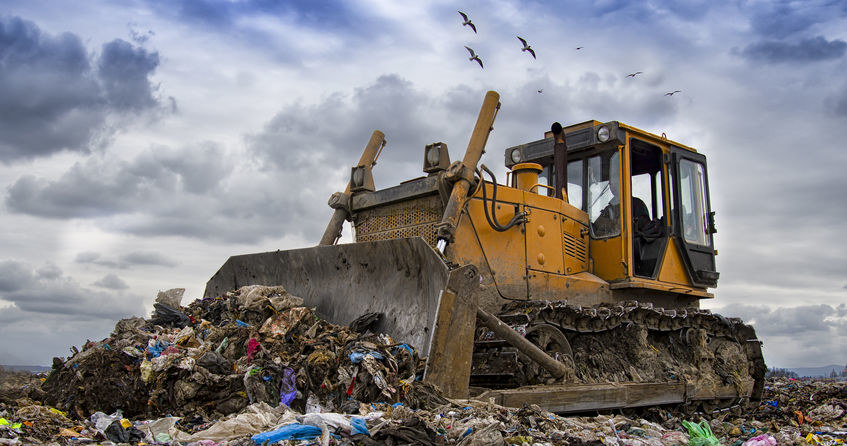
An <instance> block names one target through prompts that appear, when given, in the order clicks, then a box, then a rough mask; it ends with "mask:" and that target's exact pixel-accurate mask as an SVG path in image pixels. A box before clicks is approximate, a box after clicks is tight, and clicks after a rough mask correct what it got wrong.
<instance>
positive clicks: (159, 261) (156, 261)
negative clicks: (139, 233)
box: [74, 251, 179, 269]
mask: <svg viewBox="0 0 847 446" xmlns="http://www.w3.org/2000/svg"><path fill="white" fill-rule="evenodd" d="M74 261H75V262H76V263H83V264H91V265H98V266H105V267H107V268H120V269H128V268H132V267H134V266H169V267H170V266H177V265H178V264H179V263H178V262H177V261H176V260H173V259H171V258H169V257H167V256H165V255H163V254H160V253H157V252H150V251H134V252H130V253H127V254H123V255H121V256H118V258H117V260H113V259H107V258H103V256H102V255H101V254H100V253H99V252H93V251H86V252H80V253H78V254H77V255H76V258H75V259H74Z"/></svg>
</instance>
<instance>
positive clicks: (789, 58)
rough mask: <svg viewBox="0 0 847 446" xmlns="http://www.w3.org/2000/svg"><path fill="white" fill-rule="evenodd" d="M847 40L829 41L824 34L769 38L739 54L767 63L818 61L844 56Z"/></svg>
mask: <svg viewBox="0 0 847 446" xmlns="http://www.w3.org/2000/svg"><path fill="white" fill-rule="evenodd" d="M845 50H847V42H844V41H843V40H840V39H835V40H831V41H828V40H826V39H825V38H824V37H823V36H817V37H814V38H810V39H802V40H799V41H796V42H782V41H775V40H769V41H764V42H757V43H751V44H750V45H748V46H746V47H745V48H744V49H742V50H740V51H738V54H739V55H740V56H741V57H743V58H745V59H747V60H751V61H755V62H765V63H779V62H817V61H821V60H828V59H838V58H840V57H842V56H844V52H845Z"/></svg>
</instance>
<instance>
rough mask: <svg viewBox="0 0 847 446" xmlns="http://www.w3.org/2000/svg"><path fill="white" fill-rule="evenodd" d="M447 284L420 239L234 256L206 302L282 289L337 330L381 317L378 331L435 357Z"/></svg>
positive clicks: (439, 265)
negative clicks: (249, 289)
mask: <svg viewBox="0 0 847 446" xmlns="http://www.w3.org/2000/svg"><path fill="white" fill-rule="evenodd" d="M448 278H449V269H448V268H447V265H445V264H444V262H443V261H442V260H441V257H439V255H438V254H437V253H436V252H435V251H434V250H433V249H432V248H431V247H430V246H429V245H428V244H427V243H426V242H425V241H424V240H423V239H422V238H419V237H415V238H406V239H395V240H384V241H375V242H361V243H351V244H341V245H327V246H315V247H312V248H303V249H292V250H288V251H272V252H265V253H258V254H246V255H239V256H232V257H230V258H229V259H228V260H227V261H226V263H224V264H223V266H221V268H220V269H219V270H218V272H217V273H215V275H214V276H212V278H211V279H209V281H208V282H207V283H206V291H205V292H204V297H217V296H220V295H222V294H224V293H226V292H227V291H230V290H234V289H237V288H240V287H242V286H245V285H267V286H275V285H282V286H283V287H284V288H285V289H286V290H287V291H288V292H289V293H291V294H293V295H295V296H299V297H302V298H303V300H304V303H305V304H306V305H307V306H310V307H315V312H316V313H317V315H318V316H319V317H320V318H322V319H324V320H327V321H329V322H332V323H334V324H337V325H349V324H350V323H351V322H353V320H355V319H356V318H358V317H359V316H362V315H364V314H366V313H371V312H376V313H382V317H381V318H380V320H379V321H378V322H377V324H376V326H375V327H374V330H375V331H376V332H382V333H387V334H389V335H390V336H392V337H393V338H394V339H396V340H397V341H398V342H406V343H408V344H409V345H411V346H413V347H414V348H416V349H417V350H418V352H419V354H420V355H421V356H428V355H429V350H430V338H431V336H432V328H433V326H434V324H435V319H436V311H437V307H438V302H439V297H440V294H441V292H442V291H443V290H444V289H445V288H446V287H447V282H448ZM474 314H475V313H474Z"/></svg>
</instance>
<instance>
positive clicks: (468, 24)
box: [459, 11, 476, 34]
mask: <svg viewBox="0 0 847 446" xmlns="http://www.w3.org/2000/svg"><path fill="white" fill-rule="evenodd" d="M459 15H460V16H462V20H464V22H462V26H470V27H471V29H472V30H473V32H474V34H476V26H474V24H473V22H471V19H469V18H468V15H467V14H465V13H464V12H462V11H459Z"/></svg>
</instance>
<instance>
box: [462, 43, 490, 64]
mask: <svg viewBox="0 0 847 446" xmlns="http://www.w3.org/2000/svg"><path fill="white" fill-rule="evenodd" d="M465 49H467V50H468V52H469V53H471V57H469V58H468V60H475V61H476V62H477V63H478V64H479V67H480V68H485V67H483V66H482V59H480V58H479V56H477V55H476V53H474V52H473V50H472V49H471V47H469V46H467V45H465Z"/></svg>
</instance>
